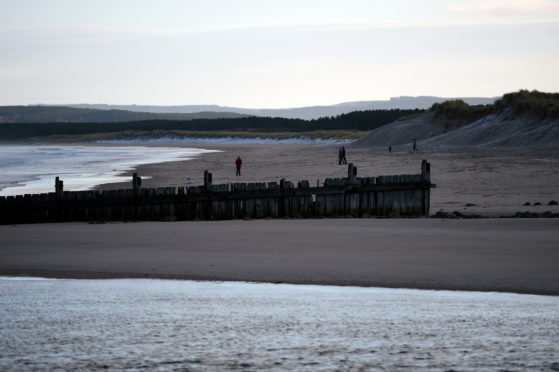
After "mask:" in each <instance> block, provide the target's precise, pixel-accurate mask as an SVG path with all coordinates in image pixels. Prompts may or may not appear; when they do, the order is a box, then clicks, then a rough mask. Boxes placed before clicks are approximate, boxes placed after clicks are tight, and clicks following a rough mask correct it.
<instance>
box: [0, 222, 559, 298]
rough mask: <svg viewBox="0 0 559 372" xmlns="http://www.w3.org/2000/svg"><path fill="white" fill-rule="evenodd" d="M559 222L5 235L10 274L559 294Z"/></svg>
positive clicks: (0, 269)
mask: <svg viewBox="0 0 559 372" xmlns="http://www.w3.org/2000/svg"><path fill="white" fill-rule="evenodd" d="M557 231H559V219H529V220H521V219H476V220H440V219H315V220H251V221H243V220H235V221H218V222H210V221H201V222H141V223H113V224H84V223H69V224H38V225H18V226H0V245H1V246H2V249H1V250H0V275H27V276H46V277H62V278H120V277H132V278H134V277H142V278H144V277H147V278H177V279H194V280H239V281H260V282H283V283H300V284H328V285H353V286H374V287H395V288H422V289H455V290H475V291H501V292H518V293H535V294H550V295H559V271H557V262H558V260H559V248H558V247H559V236H558V234H557Z"/></svg>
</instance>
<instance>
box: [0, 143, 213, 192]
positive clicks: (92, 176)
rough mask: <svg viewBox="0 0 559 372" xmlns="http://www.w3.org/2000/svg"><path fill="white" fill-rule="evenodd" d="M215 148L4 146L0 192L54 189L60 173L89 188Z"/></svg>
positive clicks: (67, 184)
mask: <svg viewBox="0 0 559 372" xmlns="http://www.w3.org/2000/svg"><path fill="white" fill-rule="evenodd" d="M215 151H216V150H204V149H197V148H182V147H147V146H69V145H60V146H57V145H40V146H31V145H22V146H12V145H0V195H21V194H38V193H46V192H54V179H55V177H57V176H59V177H60V178H61V179H62V180H63V181H64V188H65V190H72V191H79V190H89V189H91V188H93V187H94V186H96V185H100V184H104V183H114V182H123V181H127V180H128V178H127V177H123V176H120V175H119V174H121V173H123V172H126V171H129V170H131V169H133V168H134V167H136V166H138V165H142V164H153V163H163V162H168V161H176V160H189V159H193V158H195V157H197V156H200V155H201V154H204V153H208V152H215ZM147 176H149V175H147ZM143 177H146V175H143Z"/></svg>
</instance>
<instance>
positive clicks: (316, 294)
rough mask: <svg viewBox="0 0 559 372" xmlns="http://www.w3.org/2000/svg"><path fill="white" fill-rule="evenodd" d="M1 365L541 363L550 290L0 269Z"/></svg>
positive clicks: (556, 361)
mask: <svg viewBox="0 0 559 372" xmlns="http://www.w3.org/2000/svg"><path fill="white" fill-rule="evenodd" d="M0 311H1V316H0V370H5V371H45V370H60V371H67V370H76V371H95V370H109V371H110V370H113V371H146V370H149V371H151V370H157V371H168V370H172V371H175V370H176V371H441V372H442V371H553V370H557V369H558V368H559V297H554V296H536V295H521V294H511V293H482V292H458V291H434V290H433V291H430V290H411V289H385V288H359V287H335V286H316V285H288V284H258V283H245V282H198V281H183V280H157V279H110V280H104V279H99V280H78V279H42V278H25V277H21V278H18V277H0Z"/></svg>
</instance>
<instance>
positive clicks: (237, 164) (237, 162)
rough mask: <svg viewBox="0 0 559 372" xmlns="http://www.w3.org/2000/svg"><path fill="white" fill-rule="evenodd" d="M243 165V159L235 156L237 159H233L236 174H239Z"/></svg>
mask: <svg viewBox="0 0 559 372" xmlns="http://www.w3.org/2000/svg"><path fill="white" fill-rule="evenodd" d="M242 165H243V160H242V159H241V157H240V156H237V160H235V166H236V168H237V173H236V174H237V176H240V175H241V166H242Z"/></svg>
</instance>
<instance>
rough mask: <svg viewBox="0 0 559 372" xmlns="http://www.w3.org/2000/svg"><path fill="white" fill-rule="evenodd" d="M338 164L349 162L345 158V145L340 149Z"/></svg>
mask: <svg viewBox="0 0 559 372" xmlns="http://www.w3.org/2000/svg"><path fill="white" fill-rule="evenodd" d="M338 164H347V160H346V158H345V147H343V146H342V148H341V149H340V151H339V159H338Z"/></svg>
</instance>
